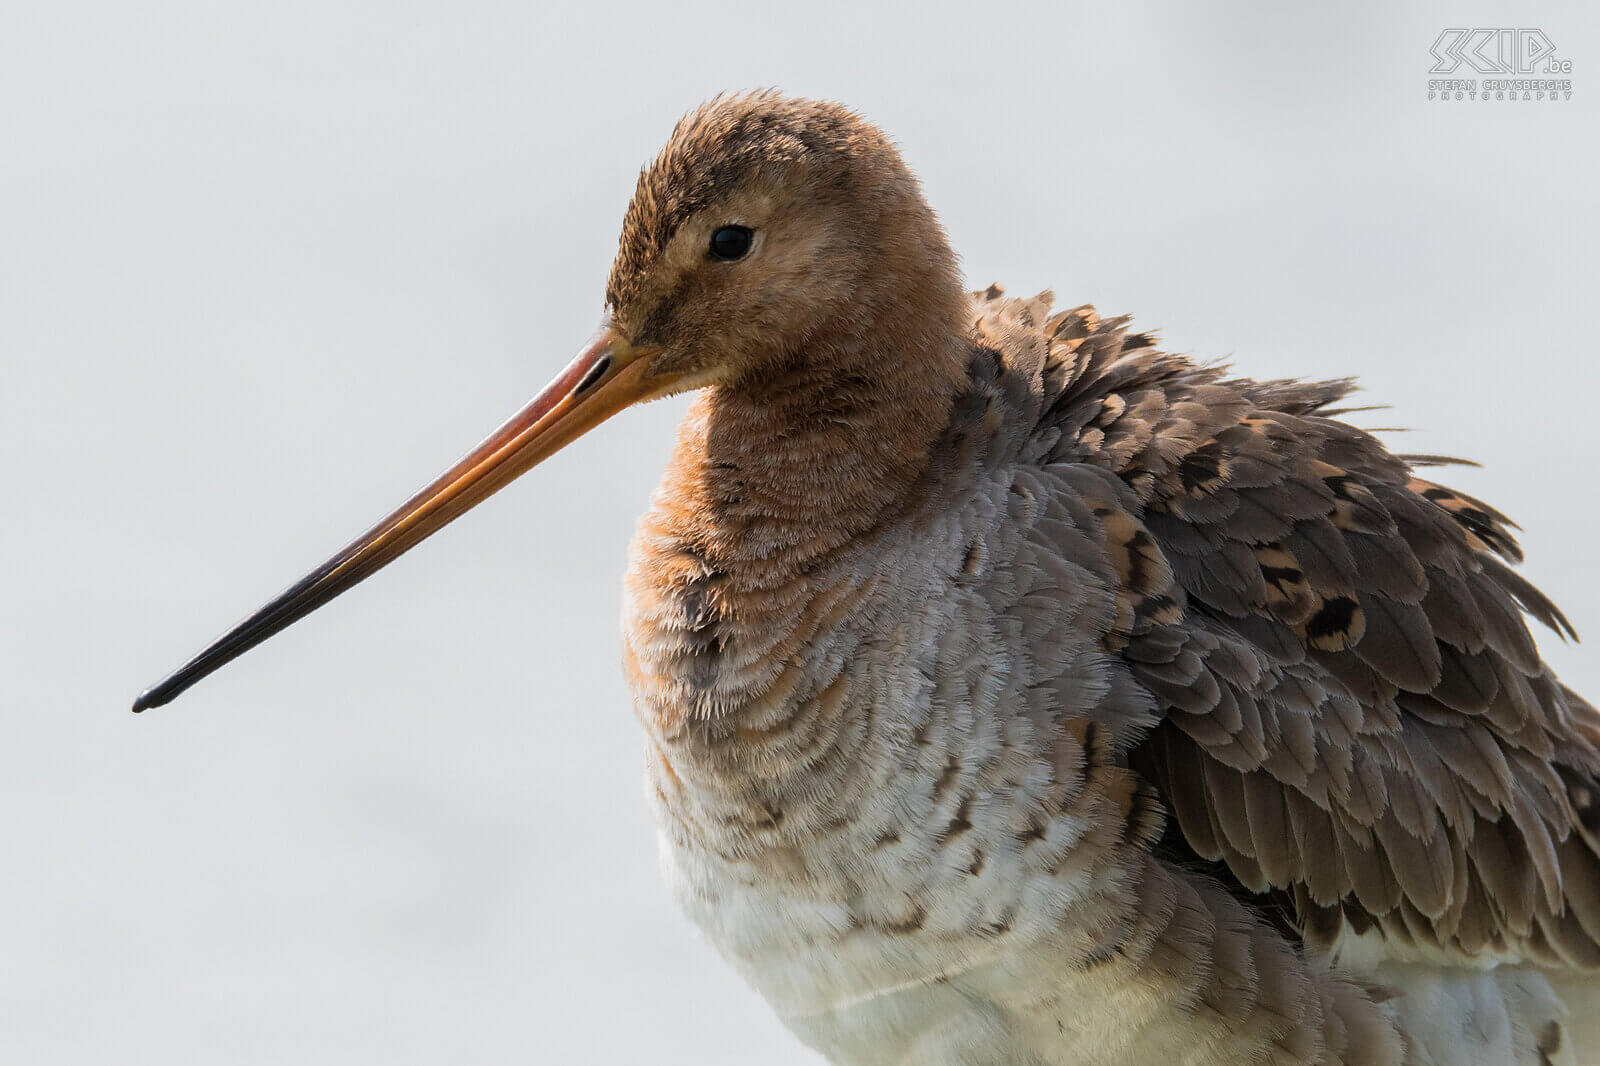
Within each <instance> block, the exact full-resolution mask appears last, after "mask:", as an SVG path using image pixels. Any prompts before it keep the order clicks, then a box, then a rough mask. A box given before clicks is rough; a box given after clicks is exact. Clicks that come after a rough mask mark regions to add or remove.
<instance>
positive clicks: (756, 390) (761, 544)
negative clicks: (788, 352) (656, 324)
mask: <svg viewBox="0 0 1600 1066" xmlns="http://www.w3.org/2000/svg"><path fill="white" fill-rule="evenodd" d="M871 337H872V334H871V333H867V334H865V335H863V334H860V333H854V332H852V333H847V334H843V335H841V336H835V337H823V338H817V337H814V338H812V341H811V343H809V344H808V345H807V347H806V348H805V349H804V350H803V351H801V352H798V353H796V354H795V356H794V357H793V358H792V359H791V360H789V361H788V362H787V363H786V364H785V365H783V366H782V367H781V368H780V369H779V370H778V371H777V372H776V373H772V374H766V375H763V376H762V377H761V379H760V380H759V381H756V382H751V383H743V384H739V385H736V386H727V387H720V388H713V389H709V390H707V392H706V393H705V394H704V395H703V396H701V397H700V398H699V400H698V402H697V403H696V405H695V407H694V409H693V410H692V412H691V414H690V416H689V418H688V419H687V420H686V421H685V423H684V427H683V431H682V433H681V434H680V438H679V442H678V451H677V461H676V462H675V464H674V466H675V468H676V469H678V470H681V471H683V472H684V473H685V474H686V475H687V477H686V484H685V485H684V488H685V489H686V490H687V493H686V494H687V496H688V497H689V498H690V499H691V500H692V501H693V504H694V506H693V507H692V511H691V512H690V513H689V515H687V516H686V517H688V518H689V522H688V527H689V528H688V529H687V530H685V532H690V535H691V536H692V539H693V540H694V542H695V543H697V544H698V545H700V546H701V548H702V550H703V552H704V554H705V556H706V558H707V560H708V561H709V562H711V563H712V565H714V566H715V567H717V568H718V569H719V570H721V571H722V572H724V573H726V574H727V575H728V576H729V578H730V580H731V582H732V584H734V585H735V586H739V585H746V586H748V587H750V588H751V589H752V590H757V589H760V588H762V587H770V586H771V585H772V584H773V583H774V582H776V583H783V582H785V581H787V580H789V579H791V578H792V577H793V576H794V575H796V574H798V573H801V572H806V571H810V570H814V569H815V568H816V567H817V564H818V562H819V560H820V559H821V558H822V557H824V556H827V555H829V554H831V553H834V552H837V551H839V550H840V549H842V548H844V547H845V546H847V545H849V544H852V543H854V542H855V541H856V540H858V539H859V538H861V537H863V536H864V535H865V534H867V533H868V532H869V531H870V530H872V529H873V528H874V527H876V526H878V525H879V524H880V523H882V522H884V521H885V520H887V519H890V518H892V517H894V516H895V515H897V514H899V513H901V512H903V510H904V509H905V507H906V505H907V503H908V500H909V497H910V495H911V493H912V490H913V488H914V486H916V484H917V483H918V482H919V481H920V479H921V478H922V476H923V474H924V473H925V472H926V470H927V466H928V461H929V455H930V453H931V451H932V448H933V444H934V442H935V440H936V439H937V437H938V436H939V434H940V433H941V432H942V430H943V429H944V427H945V425H946V423H947V421H948V419H949V412H950V406H951V404H952V402H953V400H954V397H955V395H956V393H957V391H958V389H959V387H960V384H961V382H962V381H963V380H964V379H965V373H966V358H965V357H966V351H965V345H964V344H963V343H962V340H961V338H960V337H958V336H955V335H953V331H950V332H945V333H938V332H934V331H929V333H928V334H926V335H920V336H912V337H906V338H902V339H900V341H899V343H897V344H890V343H888V342H886V341H885V340H884V339H882V338H881V335H880V338H879V339H876V340H874V339H871ZM691 531H692V532H691Z"/></svg>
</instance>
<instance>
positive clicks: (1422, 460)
mask: <svg viewBox="0 0 1600 1066" xmlns="http://www.w3.org/2000/svg"><path fill="white" fill-rule="evenodd" d="M975 306H976V310H977V319H976V327H977V330H978V334H979V337H980V340H981V341H986V342H987V347H986V349H985V353H986V354H980V360H981V359H985V358H988V359H994V360H996V361H1000V362H1003V363H1004V364H1005V365H1004V366H1002V367H1000V368H997V369H996V370H992V371H985V372H986V373H998V374H1001V375H1004V374H1005V373H1006V372H1008V371H1009V372H1010V373H1013V374H1017V375H1021V376H1023V377H1025V378H1031V379H1033V380H1034V381H1035V382H1036V385H1035V387H1034V389H1032V390H1030V391H1032V392H1033V393H1034V394H1035V395H1036V396H1037V399H1035V400H1033V401H1032V405H1033V406H1036V407H1037V417H1036V419H1033V420H1031V421H1030V422H1029V424H1028V425H1027V426H1026V427H1025V431H1026V432H1028V433H1029V434H1030V438H1029V440H1028V442H1027V443H1026V444H1025V445H1023V448H1024V450H1031V451H1033V452H1036V453H1037V455H1038V458H1039V461H1040V462H1042V463H1045V464H1049V465H1051V467H1052V469H1058V468H1078V469H1079V471H1081V472H1080V473H1078V474H1076V475H1074V476H1075V478H1076V480H1077V483H1079V484H1081V485H1083V486H1085V491H1084V496H1083V499H1084V502H1085V503H1086V504H1087V505H1088V507H1089V509H1090V511H1091V512H1092V514H1093V516H1094V520H1095V521H1096V522H1097V523H1098V526H1099V529H1100V532H1101V535H1102V538H1103V544H1102V550H1103V554H1104V559H1103V563H1104V566H1103V567H1102V569H1103V570H1104V571H1105V572H1106V573H1108V574H1109V575H1110V577H1111V579H1112V582H1113V587H1114V588H1115V590H1116V599H1117V603H1116V615H1115V621H1114V623H1113V624H1112V626H1111V627H1110V629H1109V631H1108V632H1106V633H1105V634H1103V636H1102V637H1101V640H1102V642H1103V645H1104V648H1105V650H1106V651H1107V653H1109V654H1113V655H1115V656H1116V657H1117V658H1118V659H1119V660H1120V662H1121V663H1122V664H1123V666H1124V668H1125V669H1126V671H1127V672H1128V674H1129V675H1130V676H1131V677H1132V678H1133V679H1135V680H1136V681H1137V682H1138V683H1139V684H1140V685H1142V686H1143V687H1144V688H1145V689H1147V690H1148V691H1149V692H1150V693H1151V695H1152V696H1153V697H1154V698H1155V700H1156V704H1157V706H1158V708H1159V709H1160V711H1161V712H1162V713H1161V720H1160V722H1159V723H1158V724H1157V725H1156V726H1155V727H1154V728H1153V729H1150V730H1148V731H1145V730H1130V735H1129V736H1126V737H1123V738H1121V743H1123V744H1124V745H1125V746H1126V748H1127V755H1126V757H1127V761H1128V762H1129V764H1130V765H1132V766H1134V767H1135V768H1137V769H1138V770H1139V771H1140V772H1141V773H1143V774H1145V775H1147V776H1148V778H1149V779H1150V780H1151V782H1152V783H1153V784H1154V785H1155V786H1156V787H1157V789H1158V790H1159V794H1160V796H1161V799H1162V802H1163V803H1164V804H1165V806H1166V808H1167V810H1168V811H1169V812H1170V828H1169V846H1175V845H1177V841H1178V840H1179V839H1181V847H1180V848H1179V850H1181V852H1182V853H1183V854H1189V855H1192V856H1197V857H1198V858H1199V859H1201V860H1205V861H1208V862H1211V863H1215V864H1218V865H1217V869H1219V870H1220V869H1225V870H1226V872H1227V874H1228V875H1230V876H1231V878H1232V879H1233V880H1234V881H1235V882H1236V887H1237V888H1238V889H1239V890H1240V891H1241V893H1242V894H1243V895H1245V896H1246V897H1254V898H1255V899H1256V900H1257V902H1258V903H1259V904H1260V905H1261V906H1262V907H1263V908H1264V909H1272V908H1277V909H1278V911H1279V913H1280V914H1282V915H1283V916H1285V917H1286V918H1287V921H1288V923H1289V924H1290V925H1291V926H1292V927H1293V929H1294V930H1295V931H1296V932H1297V933H1298V935H1299V936H1300V937H1301V938H1303V939H1305V940H1307V941H1309V942H1315V943H1318V944H1319V945H1320V946H1322V947H1324V948H1326V947H1330V946H1332V945H1333V943H1334V941H1335V940H1336V939H1337V938H1338V937H1339V936H1340V935H1341V933H1345V934H1352V933H1353V934H1360V933H1364V932H1369V931H1376V932H1377V933H1378V934H1379V935H1381V937H1382V938H1383V941H1384V943H1385V944H1386V945H1387V948H1386V950H1388V951H1391V952H1393V953H1395V954H1396V955H1398V956H1402V957H1404V956H1407V954H1408V953H1413V954H1418V955H1421V956H1424V957H1434V958H1449V957H1464V956H1483V955H1485V954H1488V955H1492V956H1493V957H1495V958H1497V959H1499V960H1502V961H1512V960H1525V961H1528V962H1532V963H1536V964H1544V965H1549V966H1552V967H1562V968H1577V969H1581V970H1594V969H1600V854H1597V851H1600V836H1597V830H1600V807H1597V804H1596V796H1597V795H1600V747H1597V745H1600V715H1597V714H1596V712H1595V711H1594V709H1593V708H1591V707H1590V706H1589V705H1588V704H1587V703H1585V702H1584V701H1583V700H1582V699H1580V698H1579V697H1578V696H1576V695H1575V694H1574V693H1572V692H1571V691H1570V690H1568V689H1566V688H1565V687H1563V686H1562V685H1561V684H1560V682H1559V681H1557V680H1556V678H1555V676H1554V674H1553V673H1552V672H1551V670H1550V668H1549V667H1548V666H1546V665H1545V664H1544V662H1543V661H1542V660H1541V659H1540V657H1539V653H1538V650H1537V648H1536V646H1535V644H1534V641H1533V638H1532V636H1531V634H1530V633H1529V630H1528V625H1527V623H1526V621H1525V616H1526V617H1530V618H1533V619H1536V620H1538V621H1539V622H1541V623H1543V624H1545V625H1546V626H1549V627H1550V628H1551V629H1553V630H1556V631H1557V632H1559V633H1562V634H1564V635H1572V629H1571V627H1570V625H1569V624H1568V623H1567V621H1566V619H1565V618H1564V617H1563V616H1562V615H1561V613H1560V611H1559V610H1558V609H1557V608H1556V607H1555V606H1554V604H1552V603H1551V602H1550V600H1549V599H1548V598H1547V597H1545V596H1544V595H1543V594H1542V593H1541V592H1539V590H1537V589H1536V588H1534V587H1533V586H1532V585H1531V584H1530V583H1529V582H1528V581H1527V580H1525V579H1524V578H1522V577H1521V576H1520V575H1518V574H1517V573H1516V572H1515V571H1514V570H1513V569H1512V568H1511V566H1510V565H1509V564H1510V563H1514V562H1517V561H1520V559H1521V551H1520V549H1519V548H1518V546H1517V543H1516V540H1515V538H1514V536H1513V532H1512V531H1513V530H1514V528H1515V527H1514V526H1513V524H1512V523H1511V521H1510V520H1509V519H1508V518H1506V516H1505V515H1503V514H1501V513H1500V512H1498V511H1496V510H1495V509H1494V508H1493V507H1490V506H1489V505H1487V504H1485V503H1483V502H1481V501H1479V500H1475V499H1473V498H1471V497H1469V496H1466V495H1464V494H1462V493H1459V492H1456V491H1454V490H1452V489H1448V488H1445V487H1444V486H1442V485H1439V484H1436V483H1435V482H1433V481H1431V480H1427V479H1424V478H1421V477H1419V476H1417V475H1416V474H1415V472H1414V468H1415V467H1417V466H1421V465H1425V464H1427V465H1436V464H1439V463H1442V462H1447V461H1448V460H1444V459H1442V458H1441V457H1436V456H1421V457H1410V458H1409V459H1408V457H1403V456H1399V455H1395V454H1393V453H1391V452H1389V451H1388V450H1387V449H1386V448H1385V447H1384V445H1383V444H1382V443H1381V442H1380V441H1379V440H1377V439H1376V438H1375V437H1373V436H1371V435H1370V434H1368V433H1366V432H1363V431H1362V430H1360V429H1357V428H1355V427H1353V426H1351V425H1349V424H1347V423H1345V422H1343V421H1340V420H1339V417H1338V416H1339V415H1340V414H1341V413H1345V412H1344V411H1342V410H1341V409H1338V408H1336V407H1335V405H1337V404H1339V403H1340V402H1341V401H1343V400H1344V399H1345V398H1346V397H1347V396H1348V395H1349V393H1350V391H1351V388H1352V385H1351V383H1350V382H1349V381H1347V380H1341V381H1325V382H1304V381H1266V382H1258V381H1251V380H1248V379H1241V378H1230V377H1229V376H1228V375H1227V373H1226V371H1225V370H1224V369H1223V368H1221V367H1218V366H1207V365H1202V364H1198V363H1195V362H1193V361H1191V360H1190V359H1187V358H1184V357H1182V356H1176V355H1171V354H1167V353H1164V352H1161V351H1159V350H1158V349H1156V347H1155V346H1154V341H1153V339H1152V338H1151V337H1150V336H1149V335H1147V334H1143V333H1134V332H1130V331H1129V329H1128V325H1127V320H1126V319H1125V318H1115V319H1103V318H1101V317H1100V316H1099V315H1097V314H1096V313H1095V311H1094V310H1093V309H1092V308H1090V307H1078V308H1074V309H1072V310H1069V311H1063V312H1059V313H1055V314H1051V313H1050V311H1049V295H1048V294H1044V295H1043V296H1041V297H1039V298H1036V299H1035V300H1032V301H1017V300H1008V299H1005V298H1003V296H1002V294H1001V292H1000V290H999V289H997V288H991V289H990V290H988V291H987V292H984V293H979V294H976V304H975ZM1002 352H1003V353H1006V354H1005V355H1004V356H1001V355H1000V354H999V353H1002ZM1041 353H1042V359H1041ZM976 372H977V371H975V373H976ZM1106 474H1110V475H1114V476H1112V477H1105V476H1104V475H1106ZM1174 833H1175V834H1176V836H1174V835H1173V834H1174Z"/></svg>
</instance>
